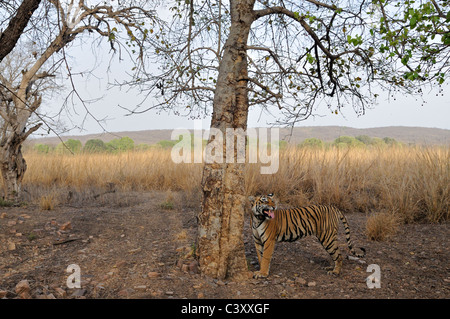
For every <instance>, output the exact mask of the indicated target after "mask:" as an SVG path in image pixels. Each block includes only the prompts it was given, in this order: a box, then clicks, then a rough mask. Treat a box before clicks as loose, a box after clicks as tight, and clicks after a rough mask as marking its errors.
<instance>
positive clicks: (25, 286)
mask: <svg viewBox="0 0 450 319" xmlns="http://www.w3.org/2000/svg"><path fill="white" fill-rule="evenodd" d="M15 291H16V294H21V293H22V292H30V283H29V282H28V280H26V279H25V280H21V281H19V283H18V284H17V285H16V288H15Z"/></svg>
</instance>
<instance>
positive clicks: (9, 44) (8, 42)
mask: <svg viewBox="0 0 450 319" xmlns="http://www.w3.org/2000/svg"><path fill="white" fill-rule="evenodd" d="M40 3H41V0H24V1H23V2H22V4H21V5H20V7H19V9H17V13H16V15H15V16H14V17H13V18H12V19H11V21H10V22H9V24H8V27H7V28H6V29H5V31H4V32H3V33H1V34H0V62H1V61H2V60H3V58H4V57H5V56H7V55H8V53H9V52H11V51H12V49H14V47H15V46H16V43H17V41H18V40H19V38H20V36H21V35H22V33H23V30H24V29H25V27H26V26H27V24H28V21H29V20H30V18H31V16H32V15H33V12H34V11H35V10H36V9H37V8H38V7H39V4H40Z"/></svg>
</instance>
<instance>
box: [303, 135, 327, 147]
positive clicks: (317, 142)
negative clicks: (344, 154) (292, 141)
mask: <svg viewBox="0 0 450 319" xmlns="http://www.w3.org/2000/svg"><path fill="white" fill-rule="evenodd" d="M298 146H299V147H310V148H323V147H324V143H323V141H322V140H321V139H318V138H315V137H311V138H307V139H305V140H303V142H301V143H300V144H299V145H298Z"/></svg>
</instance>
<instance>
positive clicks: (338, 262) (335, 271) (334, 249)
mask: <svg viewBox="0 0 450 319" xmlns="http://www.w3.org/2000/svg"><path fill="white" fill-rule="evenodd" d="M327 239H328V240H322V239H321V238H319V241H320V243H321V244H322V246H323V247H324V248H325V250H326V251H327V252H328V254H330V256H331V259H332V260H333V263H334V266H333V267H329V268H327V270H328V272H327V274H329V275H339V274H340V272H341V269H342V255H341V253H340V251H339V247H338V244H337V234H336V233H334V234H332V235H331V236H328V237H327Z"/></svg>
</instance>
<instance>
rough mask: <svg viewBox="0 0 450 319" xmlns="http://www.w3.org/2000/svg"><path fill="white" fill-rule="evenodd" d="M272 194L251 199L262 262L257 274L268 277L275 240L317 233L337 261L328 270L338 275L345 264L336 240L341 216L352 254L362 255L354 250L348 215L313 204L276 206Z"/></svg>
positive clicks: (257, 249)
mask: <svg viewBox="0 0 450 319" xmlns="http://www.w3.org/2000/svg"><path fill="white" fill-rule="evenodd" d="M272 196H273V195H272V194H269V195H267V196H258V197H256V198H254V197H250V198H249V199H250V201H251V202H252V213H253V216H252V232H253V239H254V241H255V247H256V251H257V254H258V259H259V263H260V271H259V272H258V273H257V274H256V276H257V277H259V276H267V275H268V273H269V267H270V260H271V257H272V253H273V250H274V247H275V242H282V241H288V242H291V241H295V240H297V239H300V238H303V237H306V236H310V235H315V236H316V237H317V238H318V239H319V241H320V243H321V244H322V246H323V247H324V248H325V250H326V251H327V252H328V253H329V254H330V256H331V258H332V259H333V262H334V268H333V270H332V271H330V272H329V273H333V274H339V272H340V270H341V267H342V256H341V254H340V252H339V247H338V243H337V233H338V219H340V220H341V222H342V223H343V225H344V230H345V238H346V240H347V245H348V247H349V249H350V251H351V253H352V254H353V255H355V256H357V257H363V256H364V253H365V250H364V249H363V248H361V250H362V253H361V254H358V253H356V251H355V250H354V249H353V243H352V240H351V238H350V228H349V226H348V223H347V220H346V218H345V216H344V215H343V214H342V213H341V211H339V209H337V208H336V207H334V206H325V205H312V206H306V207H298V208H292V209H276V205H275V204H274V202H273V198H272Z"/></svg>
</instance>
